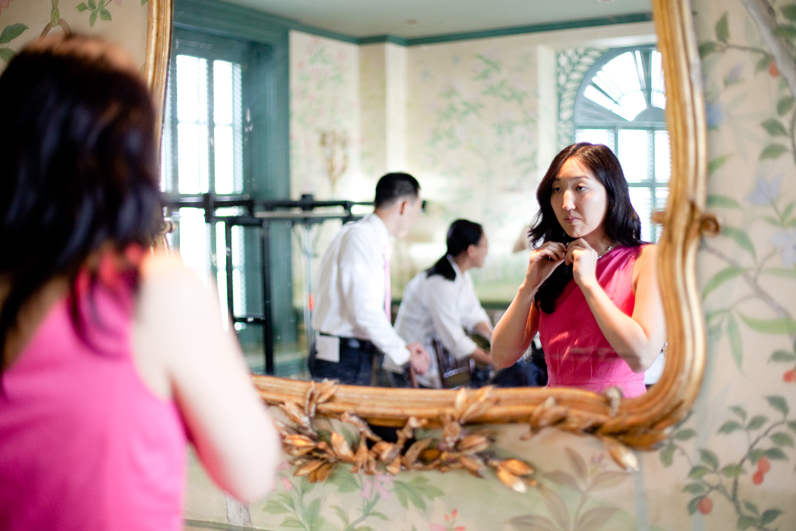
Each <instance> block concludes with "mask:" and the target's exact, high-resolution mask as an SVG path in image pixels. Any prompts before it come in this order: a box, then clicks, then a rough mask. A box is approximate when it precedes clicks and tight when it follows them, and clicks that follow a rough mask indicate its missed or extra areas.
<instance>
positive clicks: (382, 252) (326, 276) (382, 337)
mask: <svg viewBox="0 0 796 531" xmlns="http://www.w3.org/2000/svg"><path fill="white" fill-rule="evenodd" d="M391 252H392V246H391V243H390V234H389V232H387V227H386V226H385V225H384V222H383V221H382V220H381V218H379V217H378V216H377V215H376V214H370V215H368V216H365V217H364V218H362V219H361V220H359V221H357V222H356V223H349V224H347V225H344V226H343V228H342V229H340V232H338V233H337V236H335V238H334V240H332V243H331V245H330V246H329V248H328V249H327V250H326V253H324V255H323V259H322V260H321V266H320V270H319V273H318V282H317V284H316V286H317V287H316V289H315V303H316V305H315V315H314V317H313V319H312V326H313V328H314V329H315V330H317V331H318V332H322V333H324V334H328V335H331V336H339V337H355V338H358V339H368V340H370V341H372V342H373V344H374V345H376V348H378V349H379V350H380V351H382V352H383V353H384V354H386V356H387V357H389V358H390V359H391V360H392V361H393V363H394V364H396V365H398V366H400V365H404V364H405V363H406V362H408V361H409V350H407V348H406V342H405V341H404V340H403V339H401V337H400V336H399V335H398V333H397V332H396V331H395V329H393V327H392V325H391V324H390V321H389V319H388V318H387V313H386V312H385V298H386V289H387V286H386V282H385V267H386V264H387V263H388V262H389V259H390V255H391ZM316 340H317V341H318V345H319V348H318V353H317V357H318V358H319V359H323V360H326V361H333V362H338V361H339V351H338V350H337V349H335V348H328V349H324V348H321V347H320V345H321V344H322V343H323V342H324V336H320V337H316Z"/></svg>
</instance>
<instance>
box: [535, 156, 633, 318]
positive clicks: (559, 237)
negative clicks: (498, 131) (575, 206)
mask: <svg viewBox="0 0 796 531" xmlns="http://www.w3.org/2000/svg"><path fill="white" fill-rule="evenodd" d="M571 158H575V159H577V160H578V162H580V163H581V164H582V165H583V166H585V167H586V168H587V169H589V170H590V171H591V172H592V173H593V174H594V176H595V177H597V179H598V180H599V181H600V183H602V185H603V186H604V187H605V191H606V194H607V199H608V205H607V211H606V213H605V219H604V220H603V229H604V230H605V235H606V236H608V237H609V238H610V239H611V240H612V241H614V242H615V243H616V245H618V246H623V247H636V246H638V245H641V244H642V243H643V242H642V241H641V223H640V222H639V218H638V214H636V211H635V209H634V208H633V205H632V204H631V203H630V194H629V192H628V188H627V181H626V180H625V174H624V172H622V166H621V165H620V164H619V159H617V158H616V155H614V153H613V151H611V150H610V149H609V148H608V147H606V146H604V145H602V144H589V143H588V142H581V143H579V144H572V145H570V146H567V147H565V148H564V149H563V150H561V152H560V153H559V154H558V155H556V157H555V158H554V159H553V162H552V163H550V167H549V168H548V169H547V173H545V176H544V177H543V178H542V182H541V183H539V187H538V188H537V189H536V199H537V200H538V201H539V212H537V213H536V216H535V217H534V219H533V223H532V224H531V230H530V231H529V233H528V237H529V239H530V241H531V244H532V245H533V246H536V245H537V244H538V243H539V242H548V241H553V242H561V243H569V242H570V241H572V238H570V237H569V236H568V235H567V233H566V232H565V231H564V229H563V228H562V227H561V224H559V223H558V219H557V218H556V214H555V212H554V211H553V206H552V205H551V204H550V198H551V196H552V194H553V181H554V180H555V179H556V177H558V174H559V173H560V172H561V168H562V167H563V166H564V163H565V162H566V161H567V160H569V159H571ZM571 279H572V266H565V265H563V264H562V265H560V266H558V267H557V268H556V269H555V271H553V273H552V274H551V275H550V277H548V279H547V280H546V281H544V282H543V283H542V285H541V286H539V290H538V291H537V292H536V298H535V302H536V304H537V307H539V308H541V310H542V311H543V312H545V313H552V312H553V310H554V309H555V301H556V299H557V298H558V296H559V295H560V294H561V292H562V291H563V289H564V286H566V285H567V283H568V282H569V281H570V280H571Z"/></svg>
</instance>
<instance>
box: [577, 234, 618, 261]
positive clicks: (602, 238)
mask: <svg viewBox="0 0 796 531" xmlns="http://www.w3.org/2000/svg"><path fill="white" fill-rule="evenodd" d="M596 232H597V231H595V232H593V233H591V234H589V235H588V236H584V238H583V239H584V240H586V243H588V244H589V247H591V248H592V249H594V251H595V252H596V253H597V256H602V255H604V254H605V253H607V252H608V251H610V250H611V249H612V248H613V246H614V245H616V242H614V240H613V239H611V238H610V237H609V236H608V235H607V234H605V232H604V231H600V233H599V234H595V233H596Z"/></svg>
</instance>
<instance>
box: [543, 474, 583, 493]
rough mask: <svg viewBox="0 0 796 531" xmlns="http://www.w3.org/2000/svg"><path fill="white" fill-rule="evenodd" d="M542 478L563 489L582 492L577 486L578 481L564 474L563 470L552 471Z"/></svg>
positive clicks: (570, 475)
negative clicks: (561, 486)
mask: <svg viewBox="0 0 796 531" xmlns="http://www.w3.org/2000/svg"><path fill="white" fill-rule="evenodd" d="M544 477H545V478H546V479H549V480H550V481H552V482H553V483H557V484H559V485H563V486H564V487H567V488H570V489H572V490H574V491H576V492H583V489H582V488H581V486H580V485H579V484H578V481H577V480H576V479H575V478H574V477H573V476H572V474H569V473H567V472H564V471H563V470H553V471H552V472H547V473H546V474H545V475H544Z"/></svg>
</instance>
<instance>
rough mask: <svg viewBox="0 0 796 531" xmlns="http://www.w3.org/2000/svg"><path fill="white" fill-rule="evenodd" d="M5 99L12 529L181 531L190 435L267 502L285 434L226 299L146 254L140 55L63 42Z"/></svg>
mask: <svg viewBox="0 0 796 531" xmlns="http://www.w3.org/2000/svg"><path fill="white" fill-rule="evenodd" d="M0 100H1V101H4V102H9V104H8V105H2V106H0V123H2V124H3V127H1V128H0V212H1V213H2V215H0V249H2V252H0V353H1V354H2V358H0V529H3V530H8V531H17V530H19V531H21V530H25V531H28V530H44V529H47V530H55V531H58V530H77V529H92V530H98V531H102V530H118V529H158V530H163V531H166V530H168V531H180V530H181V529H182V528H183V520H182V499H183V495H184V492H185V479H186V441H188V440H190V441H191V442H192V443H193V445H194V446H195V448H196V452H197V455H198V456H199V459H200V460H201V461H202V463H203V464H204V465H205V467H206V468H207V470H208V472H209V474H210V476H211V477H212V478H213V479H214V480H215V481H216V482H217V483H218V484H219V485H220V486H221V487H222V488H223V489H224V490H226V491H228V492H230V493H231V494H232V495H233V496H235V497H236V498H238V499H240V500H243V501H254V500H257V499H259V498H262V497H264V496H265V495H266V494H267V493H268V492H269V491H270V490H271V488H272V487H273V484H274V480H275V475H276V465H277V464H278V462H279V460H280V458H281V452H280V444H279V439H278V437H277V434H276V429H275V426H274V424H273V422H272V421H271V418H270V416H269V414H268V411H267V410H266V409H265V407H264V405H263V403H262V401H261V400H260V398H259V396H258V395H257V392H256V390H255V389H254V387H253V385H252V383H251V379H250V376H249V373H248V371H247V369H246V366H245V363H244V360H243V356H242V354H241V352H240V348H239V346H238V344H237V341H236V339H235V337H234V335H233V334H232V333H231V332H230V331H229V330H227V331H225V330H224V328H223V326H222V322H223V317H225V316H222V313H221V312H220V309H219V304H218V298H217V297H215V294H214V293H212V292H211V291H210V290H208V289H206V288H205V287H204V286H203V284H202V282H201V281H200V279H199V278H198V277H197V276H196V275H195V274H194V273H193V272H192V271H190V270H189V269H188V268H186V267H185V266H184V265H183V264H182V262H181V261H180V260H179V258H177V257H169V256H159V255H155V254H153V253H151V252H150V251H149V249H148V248H147V247H148V246H149V245H150V243H151V242H152V241H153V239H154V236H155V235H156V228H157V224H156V223H155V214H156V212H157V211H158V208H160V191H159V188H158V177H159V171H158V164H157V148H156V141H155V134H154V133H155V125H156V113H155V110H154V107H153V105H152V101H151V99H150V95H149V91H148V90H147V87H146V85H145V84H144V83H143V81H142V80H141V78H140V77H139V75H138V65H136V64H135V63H134V62H133V60H132V59H131V58H130V57H129V56H128V55H127V54H126V53H125V52H123V51H122V50H121V49H120V48H118V47H116V46H113V45H111V44H109V43H107V42H103V41H101V40H98V39H92V38H87V37H80V36H74V35H73V36H70V37H48V38H46V39H43V40H41V41H38V42H35V43H33V44H31V45H29V46H27V47H26V48H24V49H23V50H22V51H20V52H19V54H17V55H16V56H15V57H14V58H13V59H11V61H10V62H9V64H8V68H7V69H6V70H5V72H3V74H2V76H0ZM11 102H12V103H11Z"/></svg>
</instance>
